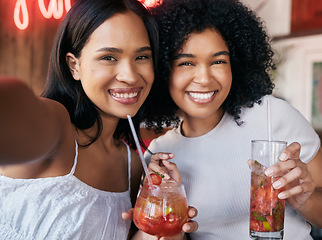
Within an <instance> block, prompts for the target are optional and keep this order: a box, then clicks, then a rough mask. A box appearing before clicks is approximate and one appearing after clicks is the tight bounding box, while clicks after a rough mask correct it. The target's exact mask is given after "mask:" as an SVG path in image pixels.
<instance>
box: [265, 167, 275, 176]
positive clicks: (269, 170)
mask: <svg viewBox="0 0 322 240" xmlns="http://www.w3.org/2000/svg"><path fill="white" fill-rule="evenodd" d="M265 174H266V176H267V177H271V176H272V175H273V170H272V169H270V168H267V169H266V170H265Z"/></svg>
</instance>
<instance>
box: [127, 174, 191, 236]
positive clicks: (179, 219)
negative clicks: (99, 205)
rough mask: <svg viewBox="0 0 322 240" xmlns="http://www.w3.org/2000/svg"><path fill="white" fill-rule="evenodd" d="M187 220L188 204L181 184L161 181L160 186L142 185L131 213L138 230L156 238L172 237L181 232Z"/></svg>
mask: <svg viewBox="0 0 322 240" xmlns="http://www.w3.org/2000/svg"><path fill="white" fill-rule="evenodd" d="M187 219H188V204H187V199H186V195H185V191H184V187H183V185H182V184H181V183H178V182H175V181H170V180H164V179H162V182H161V184H160V185H155V184H153V185H152V186H150V185H148V184H147V183H145V184H144V185H143V187H142V189H141V192H140V194H139V197H138V199H137V201H136V204H135V207H134V213H133V221H134V223H135V225H136V226H137V227H138V228H139V229H140V230H142V231H143V232H146V233H148V234H150V235H154V236H158V237H165V236H172V235H175V234H177V233H179V232H181V229H182V225H183V224H184V223H185V222H186V221H187Z"/></svg>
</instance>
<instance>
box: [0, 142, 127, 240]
mask: <svg viewBox="0 0 322 240" xmlns="http://www.w3.org/2000/svg"><path fill="white" fill-rule="evenodd" d="M126 146H127V149H128V176H129V186H130V176H131V175H130V173H131V169H130V166H131V154H130V149H129V146H128V145H126ZM77 149H78V146H77V143H76V154H75V160H74V165H73V168H72V170H71V172H70V173H69V174H67V175H65V176H60V177H49V178H37V179H13V178H8V177H5V176H2V175H0V193H1V197H0V209H1V211H0V239H6V240H11V239H12V240H29V239H30V240H44V239H55V240H56V239H57V240H58V239H59V240H65V239H66V240H67V239H73V240H77V239H90V240H96V239H97V240H101V239H104V240H113V239H115V240H122V239H127V235H128V231H129V228H130V221H125V220H123V219H122V217H121V213H122V212H123V211H127V210H128V209H129V208H131V200H130V189H128V190H127V191H125V192H121V193H116V192H106V191H102V190H98V189H95V188H93V187H91V186H89V185H87V184H85V183H84V182H82V181H80V180H79V179H78V178H76V177H75V176H74V172H75V168H76V164H77V155H78V153H77ZM129 188H130V187H129Z"/></svg>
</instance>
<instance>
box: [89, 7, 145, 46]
mask: <svg viewBox="0 0 322 240" xmlns="http://www.w3.org/2000/svg"><path fill="white" fill-rule="evenodd" d="M87 45H100V46H101V47H106V46H109V47H116V48H123V47H124V46H125V45H126V46H127V47H131V46H137V45H146V46H149V45H150V43H149V37H148V33H147V30H146V28H145V25H144V23H143V20H142V19H141V18H140V17H139V16H138V15H136V14H135V13H133V12H130V11H129V12H125V13H117V14H115V15H113V16H112V17H110V18H109V19H107V20H105V21H104V22H103V23H102V24H101V25H100V26H99V27H98V28H97V29H96V30H95V31H94V32H93V33H92V35H91V36H90V37H89V41H88V43H87V44H86V45H85V47H86V46H87Z"/></svg>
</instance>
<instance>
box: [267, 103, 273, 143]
mask: <svg viewBox="0 0 322 240" xmlns="http://www.w3.org/2000/svg"><path fill="white" fill-rule="evenodd" d="M267 131H268V141H272V120H271V101H270V100H269V98H267Z"/></svg>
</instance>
